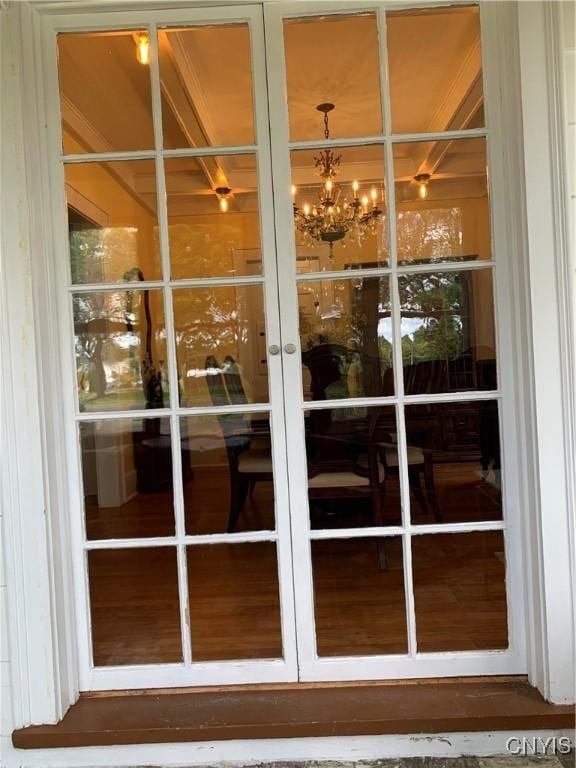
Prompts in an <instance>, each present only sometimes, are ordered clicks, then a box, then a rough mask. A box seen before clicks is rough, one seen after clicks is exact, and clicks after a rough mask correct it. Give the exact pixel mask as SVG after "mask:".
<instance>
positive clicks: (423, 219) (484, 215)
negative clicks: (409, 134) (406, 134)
mask: <svg viewBox="0 0 576 768" xmlns="http://www.w3.org/2000/svg"><path fill="white" fill-rule="evenodd" d="M486 168H487V160H486V140H485V139H459V140H457V141H428V142H411V143H409V144H394V178H395V181H396V185H395V186H396V214H397V216H396V222H397V241H398V262H399V263H400V264H431V263H434V262H438V261H475V260H489V259H491V258H492V255H491V244H490V208H489V199H488V176H487V170H486Z"/></svg>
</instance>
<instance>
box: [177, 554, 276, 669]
mask: <svg viewBox="0 0 576 768" xmlns="http://www.w3.org/2000/svg"><path fill="white" fill-rule="evenodd" d="M188 595H189V601H190V625H191V631H192V658H193V659H194V661H216V660H220V659H277V658H281V657H282V635H281V628H280V597H279V589H278V563H277V559H276V544H274V543H273V542H268V541H263V542H258V543H253V544H213V545H197V546H192V547H188Z"/></svg>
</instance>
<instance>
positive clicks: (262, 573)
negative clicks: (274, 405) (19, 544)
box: [87, 464, 507, 665]
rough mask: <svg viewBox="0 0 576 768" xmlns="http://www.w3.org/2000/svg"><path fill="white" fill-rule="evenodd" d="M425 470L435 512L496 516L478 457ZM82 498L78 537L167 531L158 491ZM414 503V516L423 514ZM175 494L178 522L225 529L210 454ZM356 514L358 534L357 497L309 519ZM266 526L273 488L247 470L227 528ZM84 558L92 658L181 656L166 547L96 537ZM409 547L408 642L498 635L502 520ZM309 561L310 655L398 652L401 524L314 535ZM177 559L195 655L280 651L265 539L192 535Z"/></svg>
mask: <svg viewBox="0 0 576 768" xmlns="http://www.w3.org/2000/svg"><path fill="white" fill-rule="evenodd" d="M435 477H436V490H437V494H438V499H439V504H440V506H441V510H442V514H443V517H444V520H445V521H446V522H448V523H450V522H457V521H466V520H497V519H499V518H500V516H501V509H500V493H499V490H498V487H497V485H496V484H495V483H494V482H493V478H490V477H489V478H488V479H487V480H486V479H484V478H482V475H481V473H480V472H479V471H478V468H477V465H467V464H460V465H441V466H436V467H435ZM88 501H89V503H88V506H87V531H88V535H89V537H90V538H103V539H106V538H125V537H130V538H149V537H151V536H171V535H173V533H174V523H173V512H172V508H173V504H172V496H171V493H169V492H165V493H158V494H139V495H137V496H135V497H134V498H133V499H131V500H130V501H129V502H127V503H126V504H125V505H124V506H123V507H122V508H119V509H118V508H116V509H98V507H96V506H95V504H94V500H92V503H90V500H88ZM347 503H348V504H357V502H353V501H352V500H348V502H347ZM412 503H413V508H414V513H413V514H414V518H413V519H414V522H416V523H431V522H433V519H431V518H430V517H429V516H426V515H424V514H423V513H422V511H421V510H420V509H419V508H418V505H417V503H416V502H415V501H414V500H413V501H412ZM185 506H186V529H187V533H189V534H192V535H195V534H206V533H218V532H223V531H225V529H226V525H227V520H228V479H227V472H226V471H223V469H222V468H214V467H211V468H209V467H206V468H203V469H202V471H201V472H199V471H196V472H195V473H194V476H193V478H192V479H191V480H190V481H189V482H188V483H187V484H186V486H185ZM386 508H387V512H386V515H385V519H386V522H388V523H390V524H397V523H398V522H399V519H398V513H399V494H398V488H397V482H395V483H392V482H390V483H389V488H387V492H386ZM359 521H360V523H359ZM358 524H365V525H366V533H367V534H369V533H370V525H371V516H370V510H369V508H367V507H365V506H364V507H361V508H359V509H348V510H347V509H343V508H342V507H341V506H338V505H336V506H335V507H334V506H332V507H322V506H320V507H318V508H315V509H314V508H313V527H316V528H317V527H326V528H341V527H343V526H349V525H354V526H355V525H358ZM273 526H274V510H273V496H272V487H271V484H269V483H259V484H258V485H257V486H256V488H255V491H254V494H253V495H252V496H251V497H249V499H248V501H247V503H246V505H245V508H244V510H243V512H242V515H241V517H240V521H239V525H238V530H239V531H243V530H244V531H246V530H262V529H271V528H273ZM88 558H89V574H90V591H91V613H92V638H93V645H94V658H95V663H96V664H97V665H117V664H149V663H159V662H172V663H173V662H178V661H181V659H182V649H181V628H180V615H179V610H178V604H179V603H178V600H179V596H178V581H177V555H176V548H175V547H174V546H171V545H169V546H163V547H152V546H150V547H143V548H133V549H127V548H126V549H115V550H112V549H103V550H98V551H92V552H90V553H89V556H88ZM412 560H413V582H414V596H415V613H416V628H417V642H418V649H419V650H421V651H445V650H446V651H447V650H476V649H500V648H504V647H506V645H507V617H506V598H505V588H504V561H505V558H504V543H503V537H502V534H501V532H499V531H483V532H473V533H457V534H456V533H442V534H434V535H431V534H426V535H419V536H414V537H413V538H412ZM312 563H313V580H314V591H315V622H316V634H317V644H318V653H319V654H320V655H321V656H340V655H346V656H347V655H350V656H359V655H374V654H401V653H406V651H407V636H406V609H405V576H406V574H405V569H404V565H403V563H404V558H403V544H402V539H401V537H398V536H393V537H379V538H374V537H370V536H369V535H367V536H366V537H361V538H356V539H331V540H326V541H315V542H313V543H312ZM186 565H187V573H188V600H189V608H190V625H191V641H192V653H193V658H194V659H196V660H197V661H217V660H231V659H262V658H278V657H281V655H282V639H281V631H280V608H279V597H278V594H279V588H278V576H277V564H276V545H275V543H273V542H253V543H244V544H240V543H223V544H218V545H206V544H202V545H193V546H190V547H188V549H187V558H186ZM296 599H298V596H296Z"/></svg>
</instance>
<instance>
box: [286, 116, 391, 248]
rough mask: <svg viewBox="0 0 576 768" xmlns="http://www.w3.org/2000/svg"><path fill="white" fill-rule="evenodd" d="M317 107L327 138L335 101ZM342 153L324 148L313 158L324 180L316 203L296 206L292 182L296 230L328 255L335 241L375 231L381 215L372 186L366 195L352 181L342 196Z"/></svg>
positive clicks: (359, 241) (357, 237)
mask: <svg viewBox="0 0 576 768" xmlns="http://www.w3.org/2000/svg"><path fill="white" fill-rule="evenodd" d="M316 109H317V110H318V111H319V112H322V113H323V114H324V138H325V139H326V140H329V139H330V128H329V125H328V114H329V113H330V112H332V110H333V109H334V104H329V103H326V104H318V106H317V107H316ZM341 160H342V155H335V154H334V152H333V151H332V150H331V149H328V148H326V149H323V150H322V151H321V152H320V154H319V155H318V157H315V158H314V167H315V169H316V175H317V176H320V178H321V179H322V180H323V182H324V183H323V185H322V187H321V188H320V190H319V192H318V203H316V204H313V205H310V204H309V203H307V202H305V203H303V205H302V208H299V207H298V206H297V205H296V193H297V191H298V190H297V188H296V187H295V186H294V185H292V200H293V207H294V223H295V226H296V229H297V230H298V231H299V232H301V233H302V234H303V236H304V242H305V243H306V244H307V245H312V244H313V242H314V241H321V242H325V243H328V244H329V246H330V256H332V255H333V254H332V249H333V247H334V243H335V242H337V241H338V240H343V239H344V238H345V237H346V235H348V234H349V235H350V236H351V237H352V238H353V239H354V240H355V242H356V243H357V244H358V245H361V244H362V241H363V240H364V238H365V237H366V235H368V234H375V233H376V224H377V222H378V219H379V218H380V217H381V216H382V211H381V210H380V208H378V197H381V196H382V195H381V194H380V195H379V193H378V190H377V189H376V188H375V187H373V188H372V189H371V191H370V197H368V195H362V196H360V184H359V183H358V181H353V182H352V185H351V190H352V196H351V198H350V199H348V198H347V197H343V196H342V194H341V190H340V189H339V186H338V185H337V184H336V183H335V181H334V179H335V177H336V174H337V173H338V171H339V168H340V163H341Z"/></svg>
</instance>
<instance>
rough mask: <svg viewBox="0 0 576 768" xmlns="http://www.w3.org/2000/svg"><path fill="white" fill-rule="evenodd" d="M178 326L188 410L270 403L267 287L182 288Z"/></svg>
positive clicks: (176, 312)
mask: <svg viewBox="0 0 576 768" xmlns="http://www.w3.org/2000/svg"><path fill="white" fill-rule="evenodd" d="M174 327H175V331H176V352H177V356H178V371H179V377H180V403H181V405H182V406H186V407H190V406H194V405H230V404H241V403H263V402H266V401H267V400H268V368H267V347H266V328H265V323H264V295H263V288H262V286H261V285H234V286H224V287H220V288H215V287H210V288H179V289H177V290H175V291H174ZM221 382H226V385H225V386H221Z"/></svg>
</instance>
